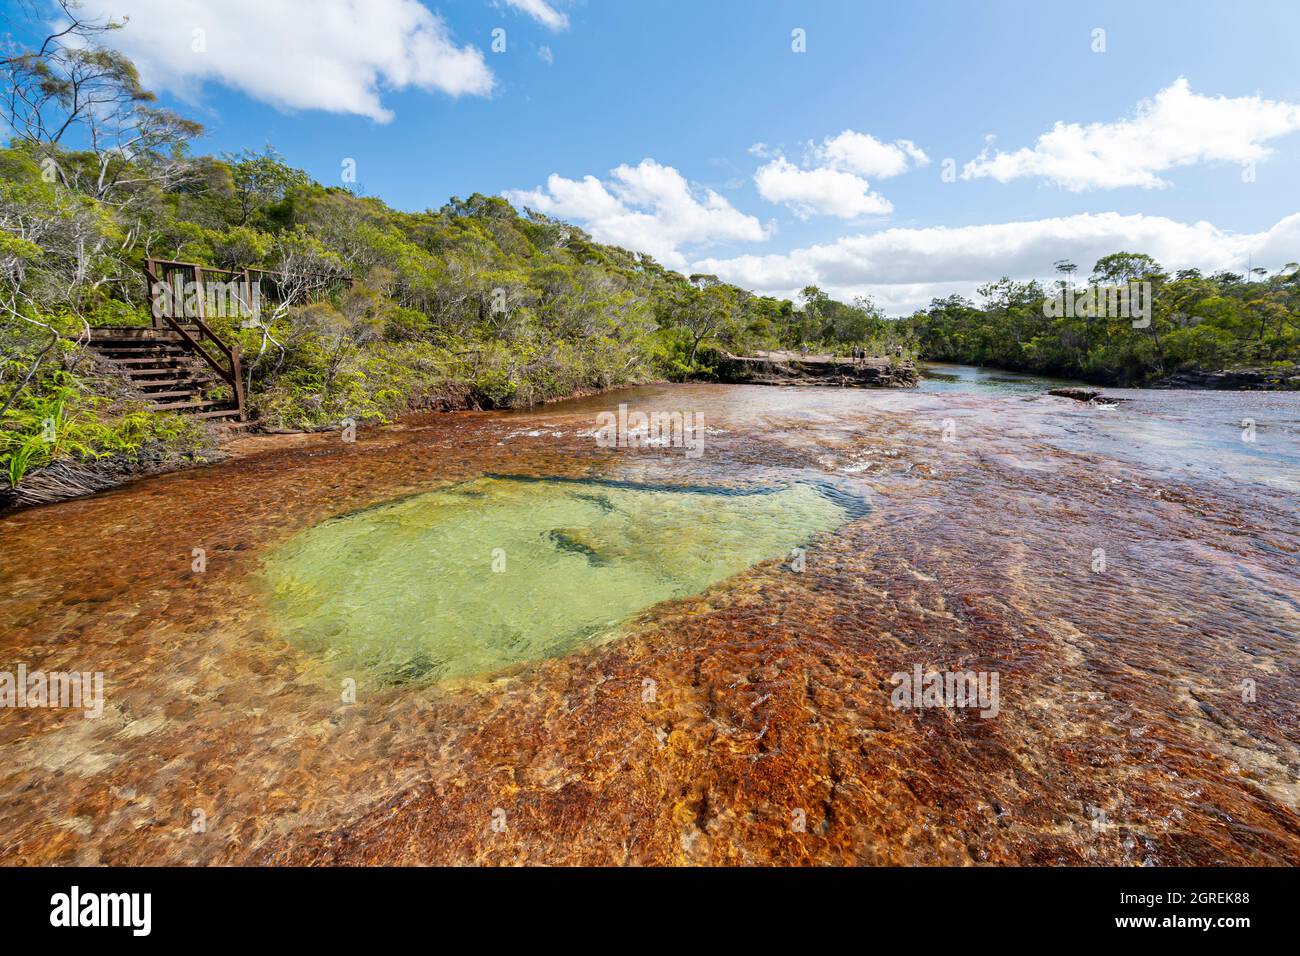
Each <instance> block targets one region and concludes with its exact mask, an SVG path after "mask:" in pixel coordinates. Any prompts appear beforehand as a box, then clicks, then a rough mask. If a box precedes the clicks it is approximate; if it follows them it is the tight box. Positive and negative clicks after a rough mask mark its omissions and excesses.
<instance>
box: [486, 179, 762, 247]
mask: <svg viewBox="0 0 1300 956" xmlns="http://www.w3.org/2000/svg"><path fill="white" fill-rule="evenodd" d="M610 176H611V179H610V180H609V181H607V182H601V181H600V180H599V179H597V178H596V177H595V176H585V177H583V178H582V179H581V180H574V179H566V178H564V177H563V176H561V175H559V174H558V173H552V174H551V176H550V177H548V178H547V180H546V188H545V189H540V188H539V189H531V190H522V189H510V190H506V191H505V192H504V193H503V194H502V195H504V196H505V197H506V198H507V199H509V200H510V201H511V202H512V203H514V204H515V205H517V206H529V207H531V208H533V209H536V210H537V211H538V212H544V213H546V214H547V215H550V216H556V217H558V218H561V219H568V220H571V221H574V222H577V223H578V224H579V225H582V226H583V227H584V228H586V229H587V230H588V231H589V232H590V233H591V234H592V236H593V238H595V239H596V240H597V241H599V242H607V243H612V244H614V245H618V246H622V247H624V248H626V249H634V250H636V251H639V252H648V253H649V254H650V255H652V256H654V257H655V258H656V259H658V260H659V261H660V262H662V263H663V264H664V265H666V266H669V267H670V268H674V269H679V268H683V267H685V265H686V257H685V255H683V253H682V252H681V247H682V246H696V245H708V244H710V243H714V242H721V241H742V242H755V241H758V240H761V239H765V238H767V236H768V230H767V229H765V228H764V227H763V225H762V224H761V223H760V222H759V221H758V220H757V219H755V218H754V217H753V216H748V215H745V214H744V213H742V212H740V211H738V210H737V209H736V208H735V207H733V206H732V205H731V203H729V202H727V200H726V199H724V198H723V197H722V196H720V195H719V194H718V193H716V192H714V191H713V190H711V189H707V190H703V191H700V190H697V189H693V188H692V187H691V185H690V183H688V182H687V181H686V179H685V177H683V176H682V174H681V173H679V172H678V171H677V170H676V169H674V168H673V167H671V166H664V165H662V164H660V163H657V162H655V161H654V160H653V159H643V160H642V161H641V162H640V163H639V164H638V165H636V166H628V165H622V166H619V167H618V168H617V169H614V170H611V172H610Z"/></svg>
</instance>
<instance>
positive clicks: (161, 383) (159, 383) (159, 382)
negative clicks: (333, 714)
mask: <svg viewBox="0 0 1300 956" xmlns="http://www.w3.org/2000/svg"><path fill="white" fill-rule="evenodd" d="M216 381H217V380H216V379H215V378H205V377H203V376H200V375H196V376H191V377H190V378H146V379H142V380H140V381H138V382H137V381H134V380H132V382H131V384H132V385H134V386H136V388H140V389H146V388H166V387H168V386H170V385H193V386H195V387H196V388H206V387H207V386H209V385H213V384H215V383H216ZM148 394H150V395H153V394H156V393H154V392H149V393H148Z"/></svg>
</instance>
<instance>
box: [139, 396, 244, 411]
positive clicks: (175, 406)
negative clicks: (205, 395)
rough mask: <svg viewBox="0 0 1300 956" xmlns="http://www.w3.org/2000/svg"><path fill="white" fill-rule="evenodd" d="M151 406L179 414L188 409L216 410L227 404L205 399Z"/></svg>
mask: <svg viewBox="0 0 1300 956" xmlns="http://www.w3.org/2000/svg"><path fill="white" fill-rule="evenodd" d="M149 404H150V405H151V406H152V407H153V408H155V409H157V410H158V411H160V412H178V411H181V410H183V409H188V408H215V407H218V406H224V405H226V404H227V403H226V402H214V401H208V400H207V399H203V400H201V401H197V402H150V403H149Z"/></svg>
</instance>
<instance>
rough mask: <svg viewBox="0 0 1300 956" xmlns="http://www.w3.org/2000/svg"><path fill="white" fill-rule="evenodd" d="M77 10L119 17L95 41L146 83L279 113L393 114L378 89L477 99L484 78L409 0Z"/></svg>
mask: <svg viewBox="0 0 1300 956" xmlns="http://www.w3.org/2000/svg"><path fill="white" fill-rule="evenodd" d="M84 10H85V12H86V13H87V14H88V15H91V16H96V15H98V16H109V15H111V16H113V17H115V18H120V17H122V16H123V15H126V16H128V17H129V18H130V20H129V22H128V23H127V25H126V27H125V28H124V29H122V30H120V31H116V32H114V33H111V34H109V35H108V36H107V37H106V38H105V39H106V40H107V41H108V42H111V43H113V45H114V46H116V47H117V48H119V49H120V50H121V51H122V52H124V53H126V54H127V55H128V56H130V57H131V59H133V60H134V61H135V63H136V65H137V66H138V67H139V68H140V73H141V78H142V80H143V81H144V83H145V85H146V86H150V87H155V88H164V89H169V90H172V91H175V92H177V93H179V94H181V95H184V96H191V97H192V96H194V95H196V94H197V92H198V90H199V89H200V87H201V86H202V84H203V83H204V82H207V81H213V82H217V83H221V84H224V85H226V86H230V87H233V88H235V89H238V90H240V91H242V92H244V93H246V94H248V95H249V96H251V97H253V98H254V99H258V100H262V101H264V102H267V103H271V104H272V105H274V106H277V107H280V108H283V109H318V110H326V111H329V112H332V113H354V114H359V115H362V116H369V117H370V118H371V119H374V120H377V121H379V122H381V123H382V122H387V121H388V120H390V119H392V116H393V114H392V113H391V112H389V110H387V109H386V108H385V107H384V105H383V103H382V102H381V100H380V91H381V90H401V89H406V88H408V87H415V88H416V89H421V90H426V91H429V92H438V93H446V94H448V95H451V96H461V95H464V94H475V95H485V94H487V93H490V92H491V91H492V88H493V84H494V80H493V76H492V72H491V70H489V69H488V67H487V65H486V63H485V62H484V59H483V55H482V53H480V52H479V50H477V49H476V48H474V47H472V46H458V45H457V44H456V42H455V41H454V40H453V39H452V37H451V32H450V30H449V29H448V28H447V25H446V23H444V22H443V20H442V19H441V18H440V17H438V16H437V15H435V14H433V13H431V12H430V11H429V9H428V8H427V7H425V6H423V5H422V4H420V3H419V2H417V0H364V2H360V0H279V2H267V0H85V4H84ZM200 44H201V46H202V48H200Z"/></svg>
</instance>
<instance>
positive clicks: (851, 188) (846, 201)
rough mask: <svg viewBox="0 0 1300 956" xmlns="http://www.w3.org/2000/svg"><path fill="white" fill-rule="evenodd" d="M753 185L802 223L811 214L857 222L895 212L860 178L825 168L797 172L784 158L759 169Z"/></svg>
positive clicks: (887, 201) (792, 164) (882, 197)
mask: <svg viewBox="0 0 1300 956" xmlns="http://www.w3.org/2000/svg"><path fill="white" fill-rule="evenodd" d="M754 184H755V185H756V186H757V187H758V194H759V195H760V196H762V197H763V198H764V199H766V200H767V201H768V202H777V203H785V204H786V205H787V206H789V207H790V209H791V210H792V211H793V212H794V214H795V215H796V216H798V217H799V218H801V219H807V218H808V217H810V216H811V215H813V214H814V213H821V214H822V215H829V216H839V217H840V218H841V219H857V218H858V217H859V216H884V215H888V214H889V213H891V212H893V211H894V206H893V203H891V202H890V201H889V200H888V199H886V198H885V197H884V196H881V195H880V194H879V193H874V192H872V191H871V184H870V183H869V182H867V180H865V179H863V178H862V177H861V176H856V175H854V174H853V173H846V172H841V171H840V170H838V169H830V168H829V167H825V166H823V167H818V168H816V169H800V168H799V167H798V166H796V165H794V163H791V162H790V161H789V160H787V159H786V158H785V157H777V158H776V159H774V160H772V161H771V162H770V163H766V164H765V165H763V166H760V167H759V168H758V171H757V172H756V173H754Z"/></svg>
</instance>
